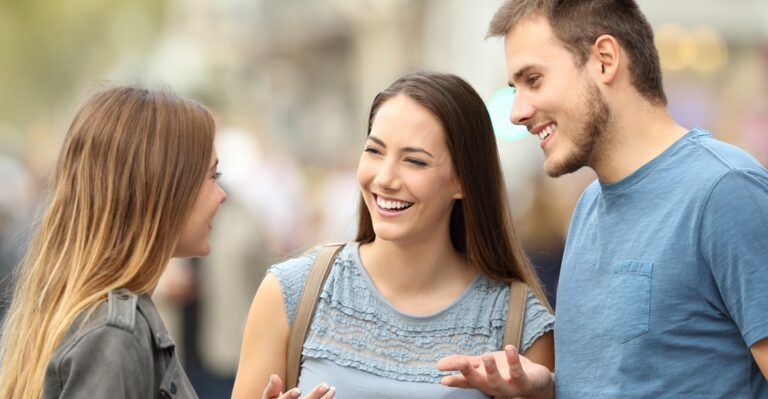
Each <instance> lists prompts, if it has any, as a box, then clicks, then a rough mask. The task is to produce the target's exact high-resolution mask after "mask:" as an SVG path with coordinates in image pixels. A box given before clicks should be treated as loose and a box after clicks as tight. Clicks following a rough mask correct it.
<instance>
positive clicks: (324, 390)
mask: <svg viewBox="0 0 768 399" xmlns="http://www.w3.org/2000/svg"><path fill="white" fill-rule="evenodd" d="M329 389H331V387H330V386H328V384H326V383H323V384H321V385H320V392H322V393H326V392H328V390H329Z"/></svg>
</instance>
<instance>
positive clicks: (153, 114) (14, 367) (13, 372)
mask: <svg viewBox="0 0 768 399" xmlns="http://www.w3.org/2000/svg"><path fill="white" fill-rule="evenodd" d="M214 132H215V125H214V121H213V117H212V115H211V113H210V111H208V109H207V108H205V107H204V106H202V105H200V104H198V103H196V102H194V101H192V100H188V99H185V98H182V97H180V96H177V95H175V94H173V93H171V92H170V91H162V90H149V89H144V88H141V87H133V86H131V87H114V88H109V89H105V90H102V91H100V92H98V93H95V94H94V95H92V96H91V97H90V98H89V99H88V100H86V102H85V103H84V104H83V105H82V107H81V108H80V110H79V111H78V112H77V114H76V116H75V118H74V120H73V121H72V123H71V125H70V128H69V130H68V132H67V135H66V137H65V139H64V143H63V146H62V149H61V152H60V155H59V158H58V161H57V164H56V168H55V176H54V180H53V182H52V187H51V189H50V194H49V195H50V199H49V203H48V206H47V209H46V210H45V212H44V214H43V215H42V217H41V220H40V221H39V222H38V226H36V233H35V235H34V238H33V240H32V242H31V243H30V245H29V248H28V250H27V253H26V257H25V258H24V260H23V263H22V265H21V266H20V268H19V271H20V274H19V276H18V281H17V285H16V290H15V294H14V297H13V301H12V304H11V308H10V311H9V313H8V316H7V319H6V321H5V323H4V325H3V332H2V343H1V344H2V354H1V357H0V364H2V368H0V397H2V398H14V399H17V398H18V399H22V398H23V399H27V398H39V397H43V398H83V397H93V398H160V397H179V398H196V397H197V395H196V394H195V392H194V390H193V388H192V386H191V384H190V383H189V381H188V379H187V377H186V375H185V373H184V370H183V369H182V368H181V366H180V364H179V361H178V359H177V357H176V352H175V344H174V341H173V340H172V339H171V337H170V335H169V334H168V331H167V330H166V328H165V326H164V325H163V322H162V320H161V319H160V316H159V314H158V313H157V310H156V309H155V307H154V305H153V303H152V300H151V299H150V295H151V294H152V292H153V290H154V288H155V286H156V285H157V282H158V279H159V278H160V275H161V274H162V273H163V270H164V269H165V266H166V264H167V263H168V261H169V260H170V259H171V258H172V257H194V256H205V255H207V254H208V253H209V251H210V247H209V242H208V237H209V234H210V230H211V220H212V218H213V216H214V214H215V213H216V210H217V208H218V206H219V205H220V204H221V203H222V202H224V201H225V199H226V194H225V193H224V191H223V190H222V189H221V187H219V185H218V183H217V181H216V179H217V178H218V176H219V173H218V171H217V164H218V160H217V158H216V152H215V149H214V144H213V139H214Z"/></svg>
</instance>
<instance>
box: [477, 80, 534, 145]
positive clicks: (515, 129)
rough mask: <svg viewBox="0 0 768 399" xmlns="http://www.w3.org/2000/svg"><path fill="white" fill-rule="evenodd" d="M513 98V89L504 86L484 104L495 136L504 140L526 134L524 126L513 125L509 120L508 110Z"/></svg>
mask: <svg viewBox="0 0 768 399" xmlns="http://www.w3.org/2000/svg"><path fill="white" fill-rule="evenodd" d="M514 100H515V89H513V88H511V87H504V88H501V89H499V90H497V91H496V93H494V94H493V96H492V97H491V100H490V101H488V104H487V105H486V106H487V107H488V112H489V113H490V114H491V123H492V124H493V131H494V133H496V137H498V138H499V139H501V140H505V141H517V140H520V139H522V138H523V137H526V136H528V129H526V128H525V126H517V125H513V124H512V122H510V121H509V112H510V111H511V110H512V103H513V102H514Z"/></svg>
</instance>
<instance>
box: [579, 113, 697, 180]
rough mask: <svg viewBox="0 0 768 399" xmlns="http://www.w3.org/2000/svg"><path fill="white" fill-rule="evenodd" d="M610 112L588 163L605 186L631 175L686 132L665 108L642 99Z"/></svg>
mask: <svg viewBox="0 0 768 399" xmlns="http://www.w3.org/2000/svg"><path fill="white" fill-rule="evenodd" d="M629 102H631V104H630V103H629ZM611 111H612V115H611V118H612V119H611V122H610V124H609V126H608V129H607V130H606V132H605V133H604V140H603V141H602V142H600V144H599V146H600V148H597V149H596V151H595V154H596V156H595V159H593V160H592V162H591V163H590V164H591V165H590V166H592V168H593V169H594V170H595V172H596V173H597V176H598V178H599V179H600V181H601V182H604V183H615V182H617V181H619V180H621V179H623V178H625V177H627V176H629V175H631V174H632V173H633V172H635V171H636V170H638V169H639V168H640V167H642V166H643V165H645V164H646V163H648V162H650V161H651V160H653V159H654V158H656V157H657V156H659V155H660V154H661V153H662V152H664V150H666V149H667V148H669V147H670V146H671V145H672V144H674V143H675V141H677V140H678V139H680V138H681V137H682V136H684V135H685V134H686V133H687V132H688V129H686V128H684V127H682V126H680V125H679V124H678V123H677V122H676V121H675V120H674V119H672V116H671V115H670V114H669V111H668V110H667V109H666V107H663V106H655V105H652V104H650V103H648V102H647V101H645V100H644V99H636V101H631V100H630V101H628V102H627V103H625V104H621V103H619V104H617V106H616V107H615V108H613V109H611Z"/></svg>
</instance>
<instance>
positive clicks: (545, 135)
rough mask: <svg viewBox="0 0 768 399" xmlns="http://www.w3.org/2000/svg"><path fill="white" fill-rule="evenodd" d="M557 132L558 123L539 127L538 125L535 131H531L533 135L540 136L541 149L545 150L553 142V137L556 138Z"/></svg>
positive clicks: (549, 123) (544, 124) (543, 124)
mask: <svg viewBox="0 0 768 399" xmlns="http://www.w3.org/2000/svg"><path fill="white" fill-rule="evenodd" d="M556 131H557V123H554V122H546V123H542V124H539V125H536V126H535V127H534V128H533V129H531V130H530V132H531V134H535V135H537V136H539V140H540V141H541V144H540V146H541V149H542V150H543V149H544V147H546V146H547V143H549V141H551V140H552V137H553V136H554V134H555V132H556Z"/></svg>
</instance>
